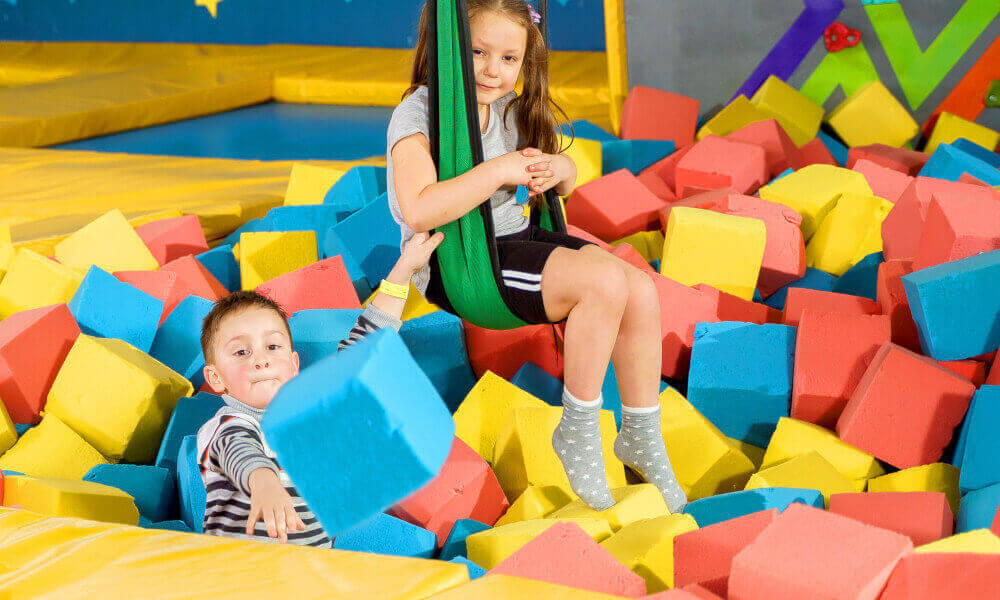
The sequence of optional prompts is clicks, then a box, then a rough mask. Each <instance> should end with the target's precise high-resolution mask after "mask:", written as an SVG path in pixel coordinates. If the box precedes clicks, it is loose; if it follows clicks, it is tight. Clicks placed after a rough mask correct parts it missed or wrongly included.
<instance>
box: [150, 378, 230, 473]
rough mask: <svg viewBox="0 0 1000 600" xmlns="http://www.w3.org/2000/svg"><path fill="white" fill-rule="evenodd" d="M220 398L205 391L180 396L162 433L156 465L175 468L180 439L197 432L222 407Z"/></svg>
mask: <svg viewBox="0 0 1000 600" xmlns="http://www.w3.org/2000/svg"><path fill="white" fill-rule="evenodd" d="M223 404H224V402H223V401H222V398H220V397H218V396H216V395H215V394H209V393H207V392H198V393H197V394H195V395H194V396H193V397H191V398H181V399H180V400H178V401H177V405H176V406H174V412H173V413H172V414H171V415H170V422H168V423H167V429H166V431H165V432H164V433H163V441H162V442H160V451H159V452H158V453H157V455H156V463H154V464H156V466H158V467H163V468H165V469H170V470H176V469H177V453H178V452H179V451H180V448H181V441H182V440H183V439H184V438H185V437H187V436H189V435H195V434H196V433H198V429H200V428H201V426H202V425H204V424H205V422H206V421H208V420H209V419H211V418H212V416H213V415H214V414H215V413H216V412H218V411H219V409H220V408H222V406H223Z"/></svg>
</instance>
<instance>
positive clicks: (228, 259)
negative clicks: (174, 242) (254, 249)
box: [194, 238, 240, 292]
mask: <svg viewBox="0 0 1000 600" xmlns="http://www.w3.org/2000/svg"><path fill="white" fill-rule="evenodd" d="M238 239H239V238H237V240H238ZM194 258H195V260H197V261H198V262H200V263H201V264H202V266H204V267H205V268H206V269H208V272H209V273H211V274H212V275H215V278H216V279H218V280H219V283H221V284H222V286H223V287H225V288H226V289H227V290H229V291H230V292H235V291H236V290H238V289H240V265H239V263H237V262H236V257H235V256H233V247H232V245H231V244H222V245H219V246H216V247H215V248H212V249H211V250H209V251H208V252H202V253H201V254H198V255H196V256H195V257H194Z"/></svg>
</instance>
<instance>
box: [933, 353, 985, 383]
mask: <svg viewBox="0 0 1000 600" xmlns="http://www.w3.org/2000/svg"><path fill="white" fill-rule="evenodd" d="M937 363H938V364H939V365H941V366H942V367H944V368H946V369H948V370H949V371H951V372H952V373H956V374H958V375H959V376H961V377H963V378H964V379H968V380H969V381H971V382H972V385H974V386H976V387H979V386H981V385H983V382H985V381H986V364H985V363H982V362H979V361H978V360H972V359H971V358H967V359H965V360H939V361H937Z"/></svg>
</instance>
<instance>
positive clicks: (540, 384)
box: [510, 362, 563, 406]
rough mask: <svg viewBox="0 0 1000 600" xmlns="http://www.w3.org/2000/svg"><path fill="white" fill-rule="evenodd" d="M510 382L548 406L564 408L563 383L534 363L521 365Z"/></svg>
mask: <svg viewBox="0 0 1000 600" xmlns="http://www.w3.org/2000/svg"><path fill="white" fill-rule="evenodd" d="M510 382H511V383H513V384H514V385H516V386H517V387H519V388H521V389H522V390H524V391H526V392H528V393H529V394H531V395H532V396H534V397H536V398H539V399H541V400H544V401H545V402H546V403H547V404H550V405H552V406H562V390H563V384H562V382H561V381H559V379H558V378H556V377H553V376H552V374H551V373H549V372H547V371H545V370H544V369H542V368H541V367H539V366H538V365H536V364H535V363H533V362H526V363H524V364H523V365H521V368H520V369H518V370H517V373H515V374H514V377H512V378H511V380H510Z"/></svg>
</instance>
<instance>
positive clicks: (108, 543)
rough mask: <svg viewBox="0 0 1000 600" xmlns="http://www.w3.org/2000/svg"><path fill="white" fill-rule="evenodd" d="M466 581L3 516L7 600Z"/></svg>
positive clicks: (160, 534)
mask: <svg viewBox="0 0 1000 600" xmlns="http://www.w3.org/2000/svg"><path fill="white" fill-rule="evenodd" d="M468 578H469V575H468V569H466V567H465V566H464V565H457V564H451V563H446V562H441V561H434V560H424V559H416V558H403V557H396V556H382V555H376V554H363V553H359V552H345V551H340V550H328V549H321V548H306V547H302V546H292V545H286V544H267V543H262V542H254V541H245V540H233V539H225V538H219V537H214V536H207V535H199V534H193V533H177V532H171V531H160V530H149V529H141V528H138V527H130V526H127V525H114V524H110V523H98V522H96V521H85V520H82V519H70V518H56V517H43V516H41V515H38V514H35V513H30V512H27V511H24V510H12V509H6V508H0V597H11V598H34V599H42V598H46V599H47V598H51V599H55V598H58V599H59V600H72V599H76V598H79V599H84V598H87V599H89V598H158V599H160V600H169V599H180V598H185V599H206V600H207V599H216V598H242V599H245V600H252V599H253V598H262V599H263V598H294V599H295V600H311V599H317V600H318V599H320V598H322V599H337V600H339V599H345V600H346V599H352V600H353V599H358V598H364V599H366V600H390V599H393V600H395V599H398V600H410V599H412V600H417V599H422V598H427V597H428V596H431V595H434V594H437V593H439V592H442V591H444V590H447V589H450V588H452V587H455V586H461V585H462V584H463V583H465V582H467V581H468ZM8 594H9V595H8Z"/></svg>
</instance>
